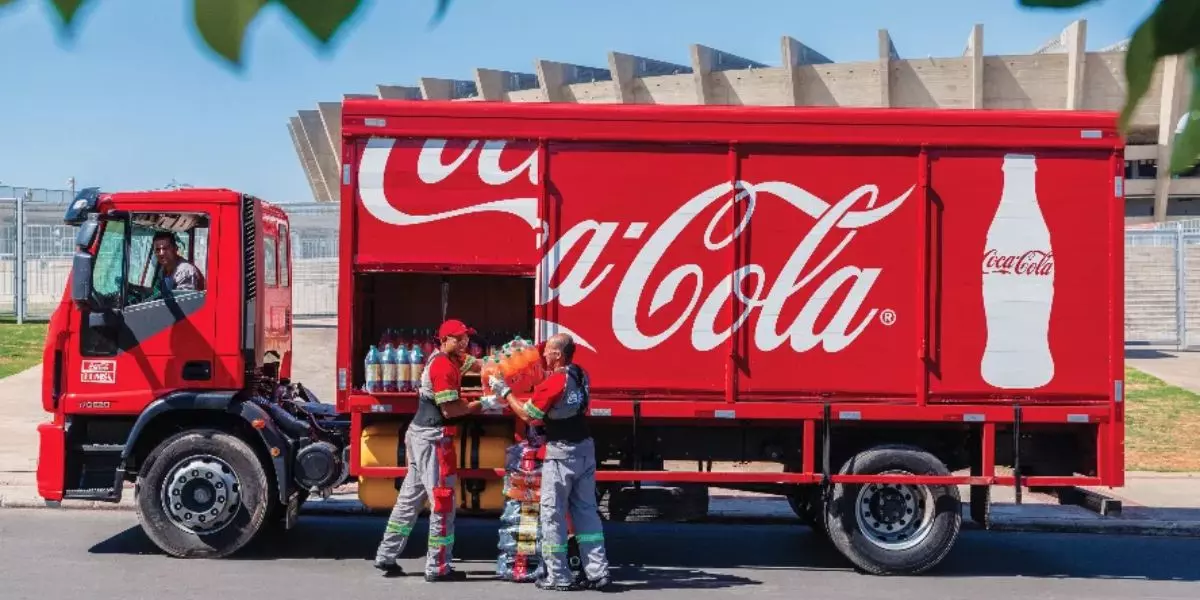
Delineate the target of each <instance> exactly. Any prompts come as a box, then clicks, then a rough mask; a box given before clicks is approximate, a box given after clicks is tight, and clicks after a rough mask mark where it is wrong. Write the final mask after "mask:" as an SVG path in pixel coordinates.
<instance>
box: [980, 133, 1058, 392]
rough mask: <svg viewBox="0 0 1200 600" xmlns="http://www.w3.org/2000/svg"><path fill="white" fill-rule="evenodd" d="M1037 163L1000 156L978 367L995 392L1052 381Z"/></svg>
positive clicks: (1049, 257) (1050, 300) (1050, 282)
mask: <svg viewBox="0 0 1200 600" xmlns="http://www.w3.org/2000/svg"><path fill="white" fill-rule="evenodd" d="M1036 161H1037V159H1036V158H1035V157H1034V156H1030V155H1019V154H1008V155H1005V157H1004V166H1003V167H1002V168H1003V169H1004V189H1003V191H1002V192H1001V194H1000V206H999V208H998V209H997V210H996V214H995V217H994V218H993V219H992V224H991V227H989V228H988V233H987V247H986V249H985V250H984V253H983V307H984V311H986V313H987V324H988V327H987V349H986V350H984V353H983V361H982V363H981V365H980V369H981V372H982V373H983V379H984V381H986V382H987V383H988V384H989V385H993V386H996V387H999V388H1038V387H1041V386H1043V385H1046V384H1047V383H1049V382H1050V380H1051V378H1053V377H1054V356H1053V355H1052V354H1051V350H1050V319H1051V307H1052V306H1053V305H1054V251H1053V249H1052V247H1051V244H1050V228H1049V227H1048V226H1047V225H1046V219H1045V216H1044V215H1043V214H1042V211H1041V208H1040V206H1039V203H1038V196H1037V185H1036V176H1037V162H1036Z"/></svg>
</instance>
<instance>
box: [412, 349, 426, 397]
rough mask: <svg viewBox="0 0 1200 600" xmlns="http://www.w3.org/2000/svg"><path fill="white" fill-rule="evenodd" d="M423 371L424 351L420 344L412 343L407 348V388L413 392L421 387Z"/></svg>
mask: <svg viewBox="0 0 1200 600" xmlns="http://www.w3.org/2000/svg"><path fill="white" fill-rule="evenodd" d="M424 372H425V353H424V352H423V351H422V350H421V345H420V344H417V343H413V345H412V348H410V349H409V350H408V389H409V391H412V392H415V391H417V390H419V389H421V375H422V374H423V373H424Z"/></svg>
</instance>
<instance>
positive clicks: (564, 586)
mask: <svg viewBox="0 0 1200 600" xmlns="http://www.w3.org/2000/svg"><path fill="white" fill-rule="evenodd" d="M533 585H534V586H536V587H537V589H539V590H550V591H553V592H574V591H577V590H579V584H577V583H558V584H549V583H546V580H545V579H538V580H537V581H535V582H533Z"/></svg>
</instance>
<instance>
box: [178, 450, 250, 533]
mask: <svg viewBox="0 0 1200 600" xmlns="http://www.w3.org/2000/svg"><path fill="white" fill-rule="evenodd" d="M162 502H163V510H164V512H166V514H167V516H168V517H170V518H171V521H172V522H173V523H174V524H175V526H177V527H179V528H181V529H183V530H185V531H189V532H192V533H198V534H211V533H216V532H218V531H220V530H222V529H224V528H225V527H226V526H227V525H229V523H230V522H231V521H232V520H233V517H234V516H235V515H236V514H237V512H238V509H239V508H240V507H241V489H240V485H239V482H238V478H237V475H236V474H235V473H234V472H233V469H232V468H231V467H230V466H229V464H228V463H226V462H225V461H223V460H221V459H219V458H216V457H213V456H192V457H188V458H185V459H183V460H181V461H179V462H178V463H176V464H175V466H174V467H172V468H171V469H170V471H168V475H167V478H166V479H165V480H164V481H163V495H162Z"/></svg>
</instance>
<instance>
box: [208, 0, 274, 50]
mask: <svg viewBox="0 0 1200 600" xmlns="http://www.w3.org/2000/svg"><path fill="white" fill-rule="evenodd" d="M266 3H267V0H192V7H193V10H194V13H195V14H194V18H195V21H196V30H197V31H199V32H200V36H201V37H202V38H203V39H204V41H205V43H207V44H208V47H209V48H212V49H213V51H214V52H216V53H217V54H220V55H221V56H222V57H224V58H225V60H228V61H229V62H231V63H233V64H234V65H236V66H241V61H242V42H243V40H245V37H246V28H247V27H249V26H250V23H252V22H253V21H254V17H257V16H258V13H259V12H261V11H262V9H263V6H265V5H266Z"/></svg>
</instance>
